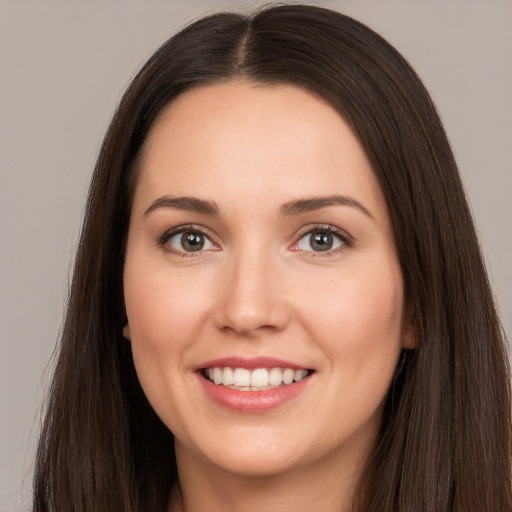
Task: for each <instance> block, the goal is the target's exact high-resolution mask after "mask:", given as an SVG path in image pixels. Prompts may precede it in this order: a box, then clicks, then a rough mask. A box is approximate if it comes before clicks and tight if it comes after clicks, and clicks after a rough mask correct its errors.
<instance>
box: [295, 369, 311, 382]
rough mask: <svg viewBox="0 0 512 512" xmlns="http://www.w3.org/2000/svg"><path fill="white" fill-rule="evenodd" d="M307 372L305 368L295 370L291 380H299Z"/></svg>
mask: <svg viewBox="0 0 512 512" xmlns="http://www.w3.org/2000/svg"><path fill="white" fill-rule="evenodd" d="M307 374H308V371H307V370H295V373H294V375H293V380H294V381H295V382H299V381H300V380H302V379H303V378H304V377H305V376H306V375H307Z"/></svg>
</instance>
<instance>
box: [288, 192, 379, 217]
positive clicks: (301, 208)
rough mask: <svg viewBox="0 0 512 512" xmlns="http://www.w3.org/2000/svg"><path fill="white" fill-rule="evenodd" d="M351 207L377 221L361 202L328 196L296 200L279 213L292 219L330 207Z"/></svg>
mask: <svg viewBox="0 0 512 512" xmlns="http://www.w3.org/2000/svg"><path fill="white" fill-rule="evenodd" d="M336 205H341V206H350V207H352V208H356V209H357V210H359V211H360V212H362V213H364V214H365V215H366V216H367V217H369V218H370V219H372V220H373V221H375V218H374V216H373V215H372V214H371V213H370V211H369V210H368V209H367V208H365V207H364V206H363V205H362V204H361V203H360V202H359V201H356V200H355V199H353V198H351V197H347V196H338V195H334V196H326V197H305V198H302V199H295V200H293V201H290V202H288V203H285V204H283V206H281V208H280V209H279V213H280V215H281V216H283V217H292V216H295V215H302V214H303V213H308V212H312V211H315V210H320V209H321V208H327V207H328V206H336Z"/></svg>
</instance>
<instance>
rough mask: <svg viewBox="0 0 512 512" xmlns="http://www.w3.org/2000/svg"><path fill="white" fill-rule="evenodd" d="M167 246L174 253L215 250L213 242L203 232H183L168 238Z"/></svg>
mask: <svg viewBox="0 0 512 512" xmlns="http://www.w3.org/2000/svg"><path fill="white" fill-rule="evenodd" d="M166 245H168V246H170V248H171V249H172V251H174V252H181V253H187V252H189V253H190V252H199V251H204V250H210V249H213V248H214V247H215V246H214V244H213V243H212V241H211V240H210V239H209V238H208V237H207V236H206V235H205V234H204V233H201V231H192V230H188V231H181V232H180V233H176V234H175V235H172V236H171V237H170V238H168V240H167V242H166Z"/></svg>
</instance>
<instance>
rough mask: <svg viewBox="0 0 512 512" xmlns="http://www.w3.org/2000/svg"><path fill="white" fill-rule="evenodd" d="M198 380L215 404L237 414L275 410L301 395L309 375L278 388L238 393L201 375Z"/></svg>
mask: <svg viewBox="0 0 512 512" xmlns="http://www.w3.org/2000/svg"><path fill="white" fill-rule="evenodd" d="M197 375H198V378H199V380H200V382H201V384H202V385H203V388H204V390H205V391H206V393H207V395H208V396H209V397H210V398H211V399H212V400H213V401H214V402H216V403H217V404H219V405H221V406H222V407H224V408H226V409H230V410H232V411H239V412H248V413H251V412H253V413H254V412H265V411H270V410H272V409H276V408H277V407H279V406H280V405H283V404H284V403H286V402H289V401H290V400H292V399H293V398H295V397H296V396H297V395H299V394H300V393H302V392H303V391H304V389H305V388H306V386H307V385H308V383H309V381H310V379H311V375H309V376H308V377H305V378H304V379H302V380H300V381H299V382H294V383H293V384H288V385H285V386H278V387H276V388H273V389H266V390H264V391H238V390H236V389H231V388H227V387H225V386H220V385H217V384H214V383H213V382H211V381H209V380H208V379H205V378H204V377H203V376H202V375H201V373H198V374H197Z"/></svg>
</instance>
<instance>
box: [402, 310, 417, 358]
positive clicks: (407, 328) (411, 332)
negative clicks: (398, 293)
mask: <svg viewBox="0 0 512 512" xmlns="http://www.w3.org/2000/svg"><path fill="white" fill-rule="evenodd" d="M415 320H416V314H415V308H414V306H413V305H412V304H411V303H410V302H409V303H408V304H407V305H406V307H405V311H404V323H403V326H402V348H403V349H407V350H411V349H415V348H418V337H417V333H416V327H415V325H416V321H415Z"/></svg>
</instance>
